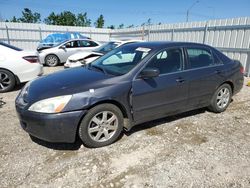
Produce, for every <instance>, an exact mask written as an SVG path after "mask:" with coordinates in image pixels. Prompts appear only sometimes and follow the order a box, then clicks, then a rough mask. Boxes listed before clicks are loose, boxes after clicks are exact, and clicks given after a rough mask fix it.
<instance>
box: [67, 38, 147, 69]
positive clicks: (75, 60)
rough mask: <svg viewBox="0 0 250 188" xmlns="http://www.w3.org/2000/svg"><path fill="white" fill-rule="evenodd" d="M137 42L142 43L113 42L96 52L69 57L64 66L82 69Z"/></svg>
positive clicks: (133, 41)
mask: <svg viewBox="0 0 250 188" xmlns="http://www.w3.org/2000/svg"><path fill="white" fill-rule="evenodd" d="M135 42H142V41H141V40H124V41H118V40H116V41H111V42H108V43H106V44H104V45H102V46H101V47H99V48H98V49H96V50H94V51H84V52H79V53H76V54H74V55H71V56H69V57H68V59H67V61H66V63H65V64H64V68H72V67H80V66H82V65H84V64H88V63H91V62H92V61H94V60H96V59H97V58H99V57H100V56H103V55H104V54H106V53H108V52H109V51H111V50H113V49H115V48H118V47H120V46H122V45H124V44H128V43H135Z"/></svg>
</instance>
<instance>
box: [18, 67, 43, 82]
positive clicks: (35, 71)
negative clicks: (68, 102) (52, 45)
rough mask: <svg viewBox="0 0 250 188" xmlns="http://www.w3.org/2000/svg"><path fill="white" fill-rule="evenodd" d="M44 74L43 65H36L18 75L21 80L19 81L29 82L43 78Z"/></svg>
mask: <svg viewBox="0 0 250 188" xmlns="http://www.w3.org/2000/svg"><path fill="white" fill-rule="evenodd" d="M42 74H43V65H42V64H39V63H37V64H36V65H33V66H32V67H31V68H29V69H26V70H25V71H24V72H21V73H20V74H18V75H16V76H17V77H18V79H19V81H20V82H21V83H22V82H27V81H30V80H33V79H35V78H37V77H38V76H41V75H42Z"/></svg>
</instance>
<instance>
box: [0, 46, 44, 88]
mask: <svg viewBox="0 0 250 188" xmlns="http://www.w3.org/2000/svg"><path fill="white" fill-rule="evenodd" d="M42 74H43V65H41V64H40V62H39V59H38V56H37V52H35V51H34V52H29V51H24V50H22V49H19V48H16V47H14V46H11V45H8V44H5V43H3V42H0V93H3V92H7V91H10V90H12V89H13V88H14V87H15V85H17V84H19V83H23V82H27V81H30V80H32V79H34V78H36V77H38V76H40V75H42Z"/></svg>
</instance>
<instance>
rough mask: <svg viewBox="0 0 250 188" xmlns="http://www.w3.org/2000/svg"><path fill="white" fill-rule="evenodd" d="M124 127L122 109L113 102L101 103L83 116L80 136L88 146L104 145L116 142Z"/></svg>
mask: <svg viewBox="0 0 250 188" xmlns="http://www.w3.org/2000/svg"><path fill="white" fill-rule="evenodd" d="M122 128H123V115H122V112H121V110H120V109H119V108H118V107H116V106H115V105H112V104H101V105H98V106H95V107H93V108H92V109H90V110H89V111H88V113H87V114H86V116H85V117H84V118H83V120H82V122H81V124H80V127H79V137H80V138H81V140H82V142H83V144H84V145H86V146H87V147H92V148H97V147H102V146H106V145H109V144H112V143H113V142H115V141H116V140H117V139H118V137H119V135H120V134H121V131H122Z"/></svg>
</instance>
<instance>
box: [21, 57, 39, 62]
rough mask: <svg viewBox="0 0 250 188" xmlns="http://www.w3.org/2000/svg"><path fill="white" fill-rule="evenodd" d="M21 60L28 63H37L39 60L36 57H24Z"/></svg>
mask: <svg viewBox="0 0 250 188" xmlns="http://www.w3.org/2000/svg"><path fill="white" fill-rule="evenodd" d="M23 59H25V60H26V61H28V62H30V63H39V59H38V57H37V56H24V57H23Z"/></svg>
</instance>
